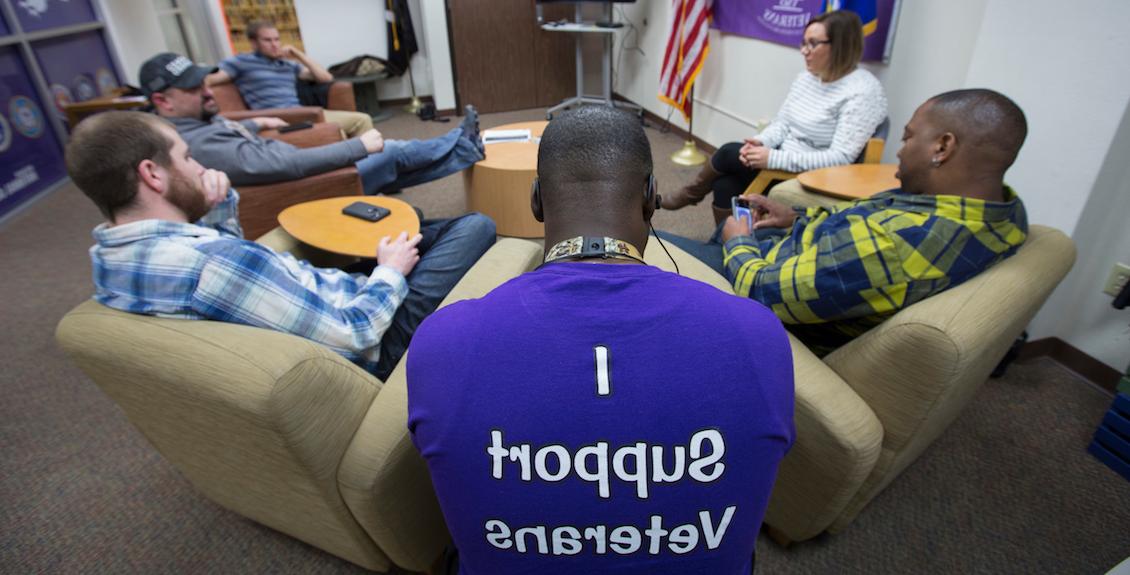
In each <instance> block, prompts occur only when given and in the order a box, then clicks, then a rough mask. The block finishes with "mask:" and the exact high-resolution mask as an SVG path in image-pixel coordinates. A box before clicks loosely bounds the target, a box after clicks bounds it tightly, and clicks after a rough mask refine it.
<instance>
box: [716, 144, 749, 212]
mask: <svg viewBox="0 0 1130 575" xmlns="http://www.w3.org/2000/svg"><path fill="white" fill-rule="evenodd" d="M743 145H744V144H742V143H741V142H730V143H729V144H726V145H724V146H722V147H721V148H718V151H717V152H714V155H713V156H711V158H710V165H711V166H713V167H714V171H715V172H718V173H719V174H721V175H720V176H718V177H717V178H714V182H713V183H711V184H710V189H711V190H713V191H714V207H716V208H722V209H724V210H728V209H730V198H733V197H735V196H740V195H742V193H744V192H745V189H746V188H748V187H749V184H750V182H752V181H753V179H754V178H756V177H757V172H758V171H759V170H754V169H751V168H747V167H745V166H744V165H743V164H742V162H741V160H740V159H739V158H738V153H739V152H741V149H742V146H743Z"/></svg>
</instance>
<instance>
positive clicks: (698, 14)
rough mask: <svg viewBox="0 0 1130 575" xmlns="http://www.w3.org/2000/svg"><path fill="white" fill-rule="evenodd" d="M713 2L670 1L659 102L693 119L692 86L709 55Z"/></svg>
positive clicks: (706, 0) (694, 0)
mask: <svg viewBox="0 0 1130 575" xmlns="http://www.w3.org/2000/svg"><path fill="white" fill-rule="evenodd" d="M710 4H711V2H710V0H671V27H670V29H669V30H668V33H667V51H666V53H665V54H664V55H663V69H662V70H661V71H660V72H659V99H660V100H662V101H663V102H666V103H667V104H669V105H671V106H674V107H675V108H678V109H679V111H681V112H682V113H683V116H684V117H686V118H687V120H690V118H691V99H690V91H691V85H692V84H694V81H695V78H696V77H698V73H699V71H700V70H702V63H703V61H705V60H706V55H707V54H708V53H710V37H709V34H707V31H708V29H709V27H710V26H709V25H710Z"/></svg>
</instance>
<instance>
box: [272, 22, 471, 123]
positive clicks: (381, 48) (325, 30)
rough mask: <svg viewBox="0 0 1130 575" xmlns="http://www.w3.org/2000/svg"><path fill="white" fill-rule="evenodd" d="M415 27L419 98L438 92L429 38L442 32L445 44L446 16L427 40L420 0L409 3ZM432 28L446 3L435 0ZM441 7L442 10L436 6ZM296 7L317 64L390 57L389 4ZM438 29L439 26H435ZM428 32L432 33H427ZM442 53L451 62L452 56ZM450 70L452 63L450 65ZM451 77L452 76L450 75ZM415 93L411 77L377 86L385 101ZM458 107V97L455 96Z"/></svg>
mask: <svg viewBox="0 0 1130 575" xmlns="http://www.w3.org/2000/svg"><path fill="white" fill-rule="evenodd" d="M408 4H409V10H411V12H412V24H413V28H414V29H415V32H416V43H417V44H418V45H419V47H420V51H419V52H417V53H416V55H415V56H414V57H413V58H412V74H413V76H414V78H415V83H416V84H415V85H416V94H417V95H418V96H423V95H430V94H432V93H433V92H434V90H433V87H432V86H433V83H432V72H431V68H430V62H429V57H428V48H429V40H431V41H432V43H435V44H437V46H435V47H436V48H437V49H438V48H439V47H440V46H438V44H440V43H441V42H440V41H439V40H438V39H435V38H432V37H433V36H438V35H439V34H440V33H441V32H442V37H443V40H442V44H444V45H446V43H447V26H446V22H447V19H446V16H444V17H443V19H442V22H443V24H444V26H443V29H442V30H438V29H437V30H434V34H431V36H429V38H425V37H424V29H423V27H422V26H421V11H420V2H419V0H409V3H408ZM425 4H430V5H431V6H428V9H429V13H428V16H429V24H431V23H434V22H436V20H437V18H436V15H435V11H436V9H437V8H438V9H439V14H440V15H442V14H443V3H442V2H437V1H436V0H431V1H430V2H425ZM437 5H438V6H437ZM294 9H295V12H296V13H297V15H298V22H299V28H300V30H301V32H302V43H303V45H305V47H306V53H307V54H308V55H309V56H310V57H311V58H313V59H314V60H315V61H317V62H318V63H319V64H321V65H323V66H326V67H329V66H331V65H333V64H337V63H339V62H344V61H346V60H349V59H350V58H353V57H355V56H360V55H362V54H372V55H373V56H377V57H379V58H387V57H388V30H387V22H386V20H385V3H384V2H383V1H377V0H295V2H294ZM437 27H438V24H437ZM429 32H433V31H432V30H429ZM444 55H445V56H446V57H447V59H448V61H450V56H449V55H448V52H444ZM449 67H450V64H449ZM448 78H450V74H448ZM411 95H412V92H411V88H410V87H409V84H408V74H405V75H404V76H402V77H400V78H389V79H387V80H382V81H381V82H380V83H379V97H380V98H381V99H397V98H407V97H410V96H411ZM452 107H454V98H452Z"/></svg>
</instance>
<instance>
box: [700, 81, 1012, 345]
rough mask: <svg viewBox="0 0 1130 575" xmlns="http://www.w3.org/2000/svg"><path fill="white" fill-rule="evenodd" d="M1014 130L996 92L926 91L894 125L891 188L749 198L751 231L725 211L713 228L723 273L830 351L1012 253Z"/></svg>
mask: <svg viewBox="0 0 1130 575" xmlns="http://www.w3.org/2000/svg"><path fill="white" fill-rule="evenodd" d="M1026 135H1027V123H1026V120H1025V118H1024V113H1023V112H1022V111H1021V110H1020V108H1019V107H1018V106H1017V105H1016V104H1015V103H1014V102H1012V100H1010V99H1008V98H1007V97H1005V96H1004V95H1002V94H999V93H997V92H994V91H991V90H983V89H974V90H957V91H953V92H947V93H945V94H940V95H938V96H935V97H933V98H931V99H930V100H928V101H927V102H926V103H925V104H923V105H922V106H920V107H919V108H918V110H917V111H915V113H914V116H913V117H912V118H911V119H910V122H908V123H907V125H906V128H905V130H904V132H903V137H902V148H901V149H900V150H899V153H898V158H899V171H898V174H896V175H897V177H898V178H899V179H900V180H901V181H902V188H901V189H897V190H891V191H888V192H883V193H880V194H876V195H874V196H872V197H870V198H868V199H865V200H859V201H854V202H844V203H840V204H836V205H834V206H832V207H826V208H825V207H814V208H808V209H807V210H804V211H800V210H796V209H794V208H792V207H789V206H786V205H783V204H781V203H779V202H775V201H773V200H770V199H768V198H766V197H763V196H750V197H749V199H750V200H751V201H752V202H754V203H755V204H756V206H757V220H758V221H756V222H754V223H753V226H752V227H753V233H751V232H750V228H749V225H748V222H745V221H741V222H739V221H737V220H735V219H734V217H732V216H731V217H730V218H729V219H728V220H727V221H726V222H725V223H724V224H723V225H722V227H721V229H720V233H721V235H720V239H721V244H722V245H721V246H720V247H721V252H722V253H721V255H722V266H723V271H724V273H725V275H726V277H727V279H729V280H730V281H731V282H732V283H733V286H734V291H735V292H736V293H738V294H739V295H742V296H747V297H751V298H753V299H756V300H757V301H760V302H761V303H763V304H765V305H767V306H769V307H770V308H771V309H772V310H773V311H774V312H775V313H776V314H777V317H779V318H780V319H781V321H782V322H784V323H785V324H786V325H787V327H788V328H789V330H790V331H792V332H793V333H794V334H795V335H796V336H797V337H799V338H801V340H803V341H804V342H805V343H806V344H808V345H809V346H810V347H811V348H812V349H813V350H814V351H816V352H817V353H826V352H828V351H831V350H832V349H835V348H836V347H839V346H840V345H842V344H844V343H846V342H847V341H849V340H850V339H852V338H853V337H856V336H858V335H860V334H862V333H863V332H865V331H867V330H869V329H871V328H872V327H874V326H876V325H878V324H879V323H881V322H882V321H883V320H884V319H886V318H887V317H889V316H891V315H893V314H894V313H895V312H897V311H898V310H900V309H902V308H904V307H906V306H908V305H911V304H913V303H915V302H917V301H920V300H922V299H924V298H926V297H928V296H930V295H933V294H935V293H938V292H940V291H942V290H945V289H947V288H950V287H953V286H955V285H958V284H960V283H962V282H964V281H966V280H968V279H969V278H971V277H973V276H975V275H977V274H978V273H980V272H981V271H983V270H985V269H987V268H989V267H990V266H992V265H993V264H995V263H997V262H999V261H1000V260H1002V259H1004V258H1006V257H1008V256H1010V255H1012V254H1013V253H1015V252H1016V250H1017V248H1018V247H1019V246H1020V245H1021V244H1022V243H1023V242H1024V239H1025V238H1026V237H1027V233H1028V221H1027V216H1026V215H1025V211H1024V205H1023V203H1021V201H1020V198H1018V197H1017V196H1016V194H1015V193H1014V192H1013V191H1012V189H1011V188H1009V187H1008V186H1006V185H1004V174H1005V171H1006V170H1008V168H1009V166H1011V165H1012V163H1013V161H1014V160H1015V159H1016V155H1017V153H1018V152H1019V150H1020V146H1021V145H1022V144H1023V143H1024V138H1025V136H1026ZM680 245H682V244H680ZM715 245H717V244H715ZM700 247H701V244H700ZM715 249H717V248H715ZM691 251H692V253H696V255H700V257H701V254H702V251H701V250H698V251H697V252H696V251H695V250H691ZM714 258H715V262H717V259H716V258H717V256H716V255H715V256H714ZM704 260H707V258H704ZM708 263H709V261H708Z"/></svg>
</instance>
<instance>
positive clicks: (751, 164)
mask: <svg viewBox="0 0 1130 575" xmlns="http://www.w3.org/2000/svg"><path fill="white" fill-rule="evenodd" d="M746 146H749V147H748V149H747V148H746ZM746 146H742V152H741V155H740V156H739V159H740V160H741V162H742V165H744V166H745V167H747V168H750V169H752V170H764V169H765V168H768V167H769V148H766V147H765V146H756V145H751V144H750V143H749V141H748V140H747V142H746Z"/></svg>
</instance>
